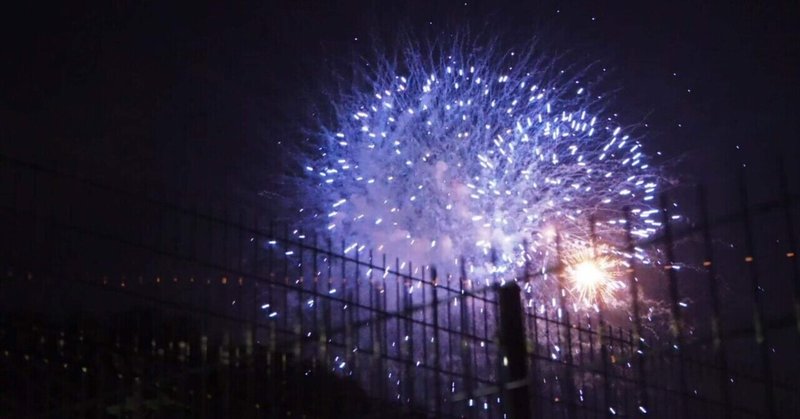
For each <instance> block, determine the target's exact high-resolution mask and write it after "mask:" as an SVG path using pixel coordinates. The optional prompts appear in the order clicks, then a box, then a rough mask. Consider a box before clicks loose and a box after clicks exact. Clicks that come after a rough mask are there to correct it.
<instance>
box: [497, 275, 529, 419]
mask: <svg viewBox="0 0 800 419" xmlns="http://www.w3.org/2000/svg"><path fill="white" fill-rule="evenodd" d="M496 287H497V297H498V308H499V310H500V322H499V327H500V330H499V331H498V355H499V356H500V357H501V359H502V361H501V362H500V369H499V371H498V372H497V373H498V377H501V379H500V385H501V389H500V390H501V394H502V395H503V396H502V397H503V398H502V400H503V402H502V403H503V411H504V412H505V413H506V415H507V417H508V418H510V419H527V418H530V417H531V409H530V400H529V397H530V395H529V394H528V382H527V379H526V378H527V377H526V375H527V371H528V365H527V362H526V358H527V349H526V344H525V323H524V320H523V312H522V303H521V299H520V298H521V296H520V289H519V286H518V285H517V283H516V282H514V281H510V282H508V283H506V284H505V285H503V286H496Z"/></svg>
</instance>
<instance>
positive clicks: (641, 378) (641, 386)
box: [624, 207, 648, 414]
mask: <svg viewBox="0 0 800 419" xmlns="http://www.w3.org/2000/svg"><path fill="white" fill-rule="evenodd" d="M624 212H625V252H626V253H627V255H626V257H627V258H628V260H629V262H628V263H629V266H628V267H627V273H628V286H629V287H630V291H631V311H632V313H633V337H632V339H633V343H634V344H635V346H636V349H635V355H634V357H635V358H636V370H635V374H636V375H635V380H634V381H635V382H636V396H637V399H638V402H639V403H638V406H637V407H636V408H637V410H638V412H639V413H641V414H645V413H647V409H648V403H647V376H646V374H645V346H644V340H643V339H644V337H643V336H642V314H641V312H640V307H639V280H638V278H636V267H635V265H634V263H635V261H636V257H634V253H635V251H636V249H635V248H634V245H633V235H632V234H631V228H632V227H631V210H630V208H629V207H625V208H624Z"/></svg>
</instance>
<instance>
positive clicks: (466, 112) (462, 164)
mask: <svg viewBox="0 0 800 419" xmlns="http://www.w3.org/2000/svg"><path fill="white" fill-rule="evenodd" d="M448 39H449V38H448ZM497 45H498V43H497V42H494V41H493V42H486V43H481V42H478V41H465V40H464V39H458V40H456V41H453V40H452V39H450V40H449V41H448V42H447V43H435V44H434V45H432V46H428V47H422V46H419V45H418V44H416V43H413V42H410V43H408V46H407V47H406V48H405V49H403V51H402V53H401V54H399V58H397V57H386V56H384V57H378V58H377V59H376V62H373V63H371V65H370V66H368V67H365V68H364V71H363V72H361V73H360V74H359V76H358V77H359V78H360V80H358V81H359V82H360V83H356V86H358V87H354V88H350V89H343V90H342V91H339V92H336V93H335V94H333V100H332V102H333V103H332V105H333V106H332V109H333V114H334V117H333V118H332V120H331V121H330V122H328V123H326V124H323V126H320V127H318V128H319V129H318V130H317V140H318V143H317V144H318V146H316V147H315V148H314V149H313V150H312V151H311V152H306V153H305V154H304V156H305V160H304V161H303V163H302V168H303V171H304V175H303V176H299V177H297V178H295V179H293V182H292V185H293V186H295V187H296V190H297V191H298V196H299V197H300V203H299V204H298V206H299V207H300V208H302V209H301V213H302V214H303V216H304V217H305V220H304V221H305V223H306V225H312V226H316V228H317V229H318V230H321V231H324V232H325V233H326V234H331V235H333V236H334V237H339V238H343V239H346V240H347V241H348V243H349V246H347V247H346V248H345V251H346V252H351V251H353V250H355V249H360V250H363V249H365V248H374V249H377V250H378V251H383V252H386V253H389V254H392V255H396V256H399V257H400V258H403V259H405V258H408V259H411V260H416V261H422V262H430V263H436V264H438V265H440V266H442V265H444V266H445V269H444V270H447V266H448V265H449V266H452V264H453V263H454V262H456V261H457V260H458V259H457V257H458V256H462V255H463V256H465V257H466V260H468V261H469V263H470V264H471V266H472V267H473V268H475V269H477V270H479V271H482V272H486V273H491V274H492V275H495V276H496V275H498V274H500V275H513V274H514V273H515V272H517V271H519V268H520V267H521V266H522V265H523V264H524V263H525V262H526V261H527V262H529V263H530V262H532V263H534V264H535V266H537V270H538V269H539V268H538V267H541V272H542V273H543V276H544V277H545V279H546V278H547V275H546V274H544V272H545V271H546V269H545V268H546V267H547V266H549V265H551V264H552V262H553V261H554V258H555V257H556V251H555V250H556V249H555V246H554V243H553V242H554V240H553V238H552V235H553V234H552V232H553V231H554V230H557V231H558V232H559V234H560V235H561V239H562V242H563V243H564V244H563V252H564V253H565V254H566V255H567V256H566V258H564V255H562V259H563V260H574V261H577V260H578V259H580V255H579V254H576V255H572V256H570V254H572V253H573V252H579V251H580V250H579V249H585V248H586V247H587V246H586V245H587V243H589V234H588V225H587V223H586V217H587V216H588V215H589V214H596V215H597V214H600V215H601V217H600V218H598V220H602V222H598V223H597V232H598V235H600V236H602V237H604V238H605V239H606V240H610V241H613V240H615V238H617V239H618V238H619V237H621V234H620V233H621V232H622V229H623V228H624V223H625V221H624V219H623V218H624V217H623V216H622V214H621V213H620V212H619V208H622V207H623V206H628V207H630V208H631V212H632V215H633V219H634V220H635V221H634V222H633V225H632V226H631V228H632V233H633V235H634V236H637V237H647V236H649V235H652V234H653V233H655V232H656V230H657V228H658V222H657V221H655V220H651V218H650V217H651V216H652V215H654V214H656V213H657V210H655V209H653V208H652V207H651V205H650V203H651V202H653V201H652V199H653V196H654V192H655V190H656V187H657V184H658V179H659V176H658V174H657V173H656V172H655V171H654V170H652V169H651V168H650V165H649V163H648V160H647V156H646V155H645V153H644V151H643V147H642V144H641V143H640V141H639V140H638V139H636V138H634V137H632V134H631V133H629V132H628V131H629V130H628V129H625V128H623V127H622V126H621V125H620V124H619V122H617V119H616V114H613V113H610V112H607V111H606V110H605V104H604V102H603V99H602V96H601V95H598V94H597V93H595V92H592V89H593V87H594V85H593V83H590V82H588V81H586V80H588V79H589V78H590V76H589V74H590V73H591V71H590V70H589V69H584V70H581V71H574V70H572V69H574V67H575V66H574V65H565V66H563V69H562V68H561V67H562V66H561V64H563V63H561V62H560V61H559V60H552V59H548V58H545V57H544V56H543V55H541V54H539V53H538V51H537V50H536V49H535V48H533V47H531V48H527V49H526V48H523V49H515V50H508V51H501V50H500V48H499V47H497ZM364 86H367V87H366V88H365V87H364ZM523 243H526V245H523ZM492 254H493V255H494V257H490V255H492ZM632 256H635V257H638V258H639V259H640V260H641V261H643V262H645V263H648V262H649V260H648V256H647V255H646V254H644V253H642V252H638V253H637V254H636V255H628V256H627V257H632ZM578 263H581V262H578ZM592 263H593V264H594V265H592V266H595V267H598V268H600V269H605V268H603V267H599V266H597V264H598V263H600V264H601V265H602V264H603V263H602V261H600V262H598V261H595V262H592ZM581 266H582V265H579V266H576V267H572V268H568V269H572V271H573V272H579V271H583V270H585V269H588V268H587V267H586V266H584V267H581ZM587 266H588V265H587ZM579 276H581V275H579ZM581 277H582V276H581ZM591 282H592V283H595V282H597V281H591ZM580 283H582V281H578V282H576V284H580ZM529 288H530V287H529ZM579 288H582V290H580V291H578V292H579V293H580V294H586V293H587V292H594V291H593V290H594V289H595V286H594V285H592V286H589V287H582V286H579ZM601 288H603V287H601ZM541 289H542V288H541V287H534V288H533V289H529V290H528V291H529V292H532V293H536V292H537V291H541ZM603 289H604V288H603ZM603 289H601V290H600V292H601V293H605V292H613V290H612V289H611V288H608V289H607V290H603Z"/></svg>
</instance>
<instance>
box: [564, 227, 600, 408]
mask: <svg viewBox="0 0 800 419" xmlns="http://www.w3.org/2000/svg"><path fill="white" fill-rule="evenodd" d="M592 225H594V222H592ZM556 254H557V257H558V269H557V270H556V277H557V278H558V301H559V307H560V311H561V312H560V315H559V316H558V319H557V320H556V326H557V328H558V336H559V338H560V336H561V326H563V327H564V342H565V344H564V346H565V348H562V351H563V354H564V364H565V369H566V371H565V374H564V375H565V377H564V381H563V383H562V384H563V386H564V387H562V388H563V389H564V390H563V395H564V399H565V403H566V405H567V417H568V418H570V419H574V418H576V417H577V414H578V412H577V405H576V403H575V393H577V391H576V390H575V374H574V372H573V362H572V323H571V321H570V315H569V308H568V307H567V278H566V277H565V272H564V271H565V264H564V256H563V254H562V249H561V233H560V232H558V231H557V232H556ZM596 256H597V255H595V257H596Z"/></svg>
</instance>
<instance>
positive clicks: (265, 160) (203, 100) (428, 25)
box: [0, 1, 800, 200]
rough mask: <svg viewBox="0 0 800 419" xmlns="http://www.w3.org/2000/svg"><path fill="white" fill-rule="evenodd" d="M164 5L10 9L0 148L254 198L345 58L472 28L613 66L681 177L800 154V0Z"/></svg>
mask: <svg viewBox="0 0 800 419" xmlns="http://www.w3.org/2000/svg"><path fill="white" fill-rule="evenodd" d="M162 3H164V2H137V1H117V2H110V3H109V4H97V5H95V6H87V5H80V6H74V5H71V4H70V5H62V6H49V7H46V8H45V7H44V6H43V5H28V6H15V7H17V8H18V9H17V10H13V11H12V13H4V14H5V15H6V20H7V21H6V23H5V24H4V25H3V31H4V36H3V40H4V41H3V43H4V45H5V47H6V48H5V49H6V52H5V54H4V56H5V57H6V60H5V63H4V73H6V74H5V75H4V76H3V90H4V91H5V93H4V94H3V95H2V96H3V100H2V102H1V103H0V115H2V121H3V124H2V134H3V135H2V138H3V139H2V142H0V151H2V152H3V153H7V154H11V155H14V156H17V157H20V158H23V159H26V160H31V161H40V162H47V164H50V165H58V166H60V167H66V168H70V170H73V169H75V170H78V171H79V172H82V173H87V174H102V176H119V177H121V178H123V179H127V180H130V181H134V182H137V181H140V180H146V181H148V182H155V183H157V184H162V185H164V186H166V187H168V188H180V189H186V190H190V191H208V190H212V191H225V192H226V193H230V192H231V191H233V192H234V193H236V194H237V195H238V196H240V197H241V198H242V199H248V198H253V197H256V196H257V195H256V194H257V193H258V192H260V191H263V190H265V189H269V188H270V186H269V185H270V178H271V176H272V175H273V174H274V172H275V171H276V170H281V169H279V168H278V169H276V167H280V165H276V164H274V163H272V162H274V161H275V160H276V159H279V158H280V157H278V156H280V152H281V150H282V146H281V145H282V144H285V142H288V141H297V139H298V138H300V137H301V135H299V134H297V128H298V127H300V126H302V125H303V124H304V123H306V122H308V121H310V120H311V117H310V115H311V113H313V112H314V110H315V109H318V108H319V103H315V102H319V101H323V105H324V100H325V97H324V95H323V94H321V93H322V90H323V89H324V83H325V81H326V80H328V79H329V78H330V71H331V70H332V69H335V70H337V71H343V70H344V71H346V68H344V69H343V68H342V67H343V66H346V65H363V64H364V63H363V62H362V63H358V64H352V60H350V61H348V60H347V59H343V57H344V58H349V57H353V56H358V55H360V54H362V53H366V52H368V51H369V50H370V48H371V47H372V46H373V45H375V44H376V43H377V44H378V45H389V46H391V44H392V41H393V40H394V39H395V35H396V34H397V33H399V32H402V31H405V32H410V33H418V34H436V33H441V32H447V31H452V29H453V28H464V27H469V28H471V29H472V30H483V31H486V32H489V33H494V32H498V33H502V35H503V36H504V37H505V38H506V39H508V40H510V41H511V42H512V43H513V42H518V43H519V44H524V43H526V42H529V41H530V40H531V39H533V38H536V39H538V41H539V42H541V43H542V44H543V45H546V49H547V50H550V51H552V53H554V54H557V53H568V54H575V56H576V57H580V58H581V59H582V60H585V61H586V62H597V63H598V65H597V66H596V69H599V68H606V69H607V75H605V78H604V80H605V81H604V83H606V85H607V86H608V87H609V90H610V93H611V94H612V96H613V97H612V98H611V100H610V102H609V103H610V109H609V110H610V111H612V112H617V113H619V114H620V117H621V120H622V121H623V122H624V123H626V124H629V125H644V124H646V127H644V126H643V127H642V129H640V130H639V131H638V132H639V133H640V134H642V135H643V140H644V143H645V144H646V145H647V147H648V149H649V151H650V152H651V153H653V152H654V151H661V152H662V157H661V158H660V159H661V160H660V161H661V162H662V163H665V164H667V165H668V167H670V170H671V171H672V173H671V174H672V175H673V176H675V177H679V178H681V179H682V180H683V181H684V182H686V181H688V182H690V183H693V182H695V181H703V182H707V183H710V184H711V185H712V186H714V185H715V184H718V183H719V182H724V181H725V179H727V178H728V177H726V176H720V174H721V173H729V172H730V171H731V170H732V168H734V167H736V166H738V165H739V164H740V163H741V162H743V161H746V162H748V163H750V164H751V165H756V166H758V165H763V166H765V167H772V166H774V161H775V158H776V156H777V155H779V154H783V155H787V153H788V155H789V156H797V155H798V153H797V152H798V148H799V147H798V146H797V140H796V139H797V134H796V132H797V121H798V119H799V118H798V117H800V112H798V107H797V105H796V104H797V103H798V102H799V101H800V87H798V80H797V75H798V74H800V29H798V28H800V25H797V24H796V23H797V21H798V17H800V14H799V13H798V11H799V10H800V6H798V3H797V2H786V3H781V2H738V3H734V4H731V3H729V2H719V4H713V3H708V4H702V5H700V4H695V2H646V3H650V4H643V3H645V2H603V4H600V3H599V2H568V3H567V4H558V3H556V2H516V3H503V2H481V3H478V2H475V3H473V2H467V3H465V2H428V1H424V2H423V1H418V2H398V1H392V2H379V1H358V2H345V1H330V2H328V1H290V2H289V1H287V2H271V3H265V4H256V3H253V4H241V3H239V4H237V5H235V6H230V5H224V6H223V5H222V4H200V3H192V5H191V6H189V5H181V6H177V5H172V4H162ZM167 3H169V2H167ZM513 46H514V45H509V47H513ZM737 145H738V146H740V148H741V150H742V151H738V152H737V150H736V146H737ZM254 199H256V200H257V199H258V198H254Z"/></svg>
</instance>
